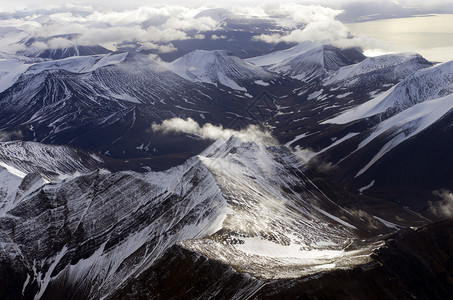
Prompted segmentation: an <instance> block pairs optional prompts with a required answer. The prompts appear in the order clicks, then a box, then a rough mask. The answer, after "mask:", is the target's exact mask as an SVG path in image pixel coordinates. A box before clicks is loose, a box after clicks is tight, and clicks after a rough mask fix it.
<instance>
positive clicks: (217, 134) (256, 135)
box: [151, 118, 277, 144]
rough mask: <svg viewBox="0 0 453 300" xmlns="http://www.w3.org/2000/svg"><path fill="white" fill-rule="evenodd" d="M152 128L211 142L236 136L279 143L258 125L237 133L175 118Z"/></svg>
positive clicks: (209, 124)
mask: <svg viewBox="0 0 453 300" xmlns="http://www.w3.org/2000/svg"><path fill="white" fill-rule="evenodd" d="M151 128H152V130H153V131H161V132H163V133H170V132H182V133H188V134H193V135H196V136H198V137H200V138H203V139H210V140H217V139H219V138H223V139H228V138H229V137H231V136H233V135H234V136H236V137H238V138H239V139H241V140H242V141H244V142H256V143H259V144H277V141H276V140H275V139H274V138H273V137H272V135H271V134H270V133H269V132H268V131H263V130H261V129H260V128H259V127H258V126H256V125H249V126H248V127H247V128H246V129H243V130H240V131H237V130H232V129H225V128H223V126H221V125H219V126H216V125H212V124H211V123H206V124H204V125H203V126H200V125H199V124H198V123H197V122H196V121H194V120H193V119H191V118H188V119H187V120H184V119H181V118H173V119H168V120H164V121H163V122H162V124H157V123H153V124H152V126H151Z"/></svg>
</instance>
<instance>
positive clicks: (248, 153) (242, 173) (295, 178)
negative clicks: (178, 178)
mask: <svg viewBox="0 0 453 300" xmlns="http://www.w3.org/2000/svg"><path fill="white" fill-rule="evenodd" d="M199 157H200V159H201V160H202V162H203V163H204V164H205V165H206V166H207V168H208V169H209V170H210V171H211V172H212V173H213V175H214V177H215V178H216V181H217V182H218V185H219V187H220V190H221V191H222V193H223V194H224V196H225V199H226V200H227V203H228V213H227V215H226V218H225V220H224V221H223V224H222V229H221V230H220V231H219V232H217V233H216V234H215V235H213V236H211V237H209V238H207V239H198V240H188V241H183V242H181V243H180V244H181V245H182V246H184V247H186V248H189V249H191V250H193V251H196V252H199V253H202V254H203V255H206V256H208V257H211V258H213V259H217V260H220V261H222V262H224V263H226V264H229V265H233V266H236V267H238V268H240V269H241V270H244V271H246V272H250V273H252V274H254V275H258V276H260V277H265V278H287V277H297V276H302V275H307V274H312V273H316V272H319V270H320V269H323V268H327V269H332V268H347V267H349V266H351V264H354V263H358V262H364V261H366V260H367V257H368V256H367V255H366V253H367V252H368V251H369V250H370V249H361V250H358V251H356V252H355V251H351V252H347V251H344V249H345V248H346V247H347V245H348V244H349V243H350V242H351V241H352V240H353V239H354V237H355V234H354V233H353V230H354V229H357V228H356V227H355V226H354V225H351V224H350V223H348V222H347V221H344V220H343V219H340V218H338V217H336V216H334V215H332V214H330V213H328V212H327V211H325V210H324V209H323V208H321V207H320V206H319V205H321V203H323V201H327V202H329V200H326V199H323V198H322V196H321V195H316V194H314V193H313V192H311V191H310V190H311V188H313V186H312V185H311V183H310V181H308V180H307V178H305V177H304V175H303V174H302V173H301V172H300V171H296V170H297V168H298V167H301V162H300V160H299V159H298V158H297V157H295V156H294V154H292V153H291V152H289V151H288V150H287V149H286V148H284V147H266V146H263V145H258V144H254V143H242V142H240V141H239V140H237V139H234V138H233V139H230V140H228V141H227V142H226V143H223V144H217V145H216V144H214V145H213V146H211V148H210V149H208V150H207V151H206V152H204V153H202V154H201V155H200V156H199ZM300 184H302V185H303V188H302V191H297V192H296V191H295V190H296V189H297V188H296V187H297V186H298V185H300ZM314 199H316V200H314ZM313 200H314V201H313ZM337 209H339V208H338V207H337ZM340 210H341V209H340Z"/></svg>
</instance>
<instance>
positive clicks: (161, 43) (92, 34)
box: [0, 0, 453, 60]
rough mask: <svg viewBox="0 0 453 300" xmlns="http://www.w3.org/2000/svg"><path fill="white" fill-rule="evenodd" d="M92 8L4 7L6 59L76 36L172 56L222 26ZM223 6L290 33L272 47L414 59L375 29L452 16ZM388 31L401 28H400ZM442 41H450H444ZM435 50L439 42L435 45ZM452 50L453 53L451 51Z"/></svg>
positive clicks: (335, 6) (437, 0)
mask: <svg viewBox="0 0 453 300" xmlns="http://www.w3.org/2000/svg"><path fill="white" fill-rule="evenodd" d="M93 2H94V1H92V0H90V1H88V0H77V1H67V0H40V1H36V0H33V1H32V0H16V1H10V0H0V51H8V52H14V51H17V50H21V49H20V47H24V46H23V45H22V46H18V45H17V42H18V41H20V40H24V39H27V38H30V37H51V36H54V35H61V34H69V33H77V34H79V37H78V39H77V43H78V44H85V45H93V44H101V45H103V46H105V47H108V48H110V49H114V48H115V45H117V44H118V43H120V42H122V41H126V40H134V41H137V42H139V43H140V44H141V45H142V47H144V48H155V49H158V50H159V51H160V52H168V51H173V50H175V49H174V46H173V45H172V44H171V41H172V40H181V39H187V38H189V36H188V35H187V32H188V31H189V30H195V31H197V32H200V34H199V35H198V37H199V38H203V34H202V33H203V32H204V31H209V30H212V29H214V28H216V26H217V21H216V20H215V16H206V17H203V18H194V16H195V15H196V14H197V13H199V12H200V11H202V10H204V9H207V8H214V7H219V2H218V1H216V2H214V1H206V0H205V1H197V0H195V1H190V2H189V1H181V0H180V1H172V0H170V1H149V0H148V1H146V0H134V1H125V0H98V1H95V2H94V3H93ZM225 2H226V1H225ZM163 3H164V4H163ZM222 6H223V7H224V8H227V9H229V10H230V11H232V12H234V13H236V14H243V15H248V16H259V17H266V18H271V19H273V20H275V21H276V22H277V23H278V24H279V25H281V26H282V27H284V28H286V29H287V30H288V31H287V32H286V33H285V34H273V35H263V36H259V37H257V38H259V39H262V40H265V41H268V42H279V41H286V42H301V41H303V40H307V39H311V40H316V39H323V40H328V41H330V42H332V43H333V44H336V45H338V46H360V47H363V48H364V49H368V50H375V52H379V51H381V52H392V51H393V52H395V51H398V50H400V49H401V50H410V51H412V50H415V51H416V50H418V48H420V49H421V48H423V45H424V44H423V41H418V42H414V43H410V44H414V45H413V46H412V47H401V45H399V44H398V43H395V40H394V39H393V40H392V39H390V38H389V39H386V33H385V32H382V31H381V32H379V33H376V32H374V33H373V32H372V31H373V30H372V29H373V28H375V25H373V23H372V22H370V21H376V20H386V19H393V18H407V17H414V16H419V15H427V14H435V13H453V3H451V1H444V0H430V1H427V0H398V1H397V0H377V1H371V0H319V1H315V0H312V1H310V0H305V1H304V0H300V1H293V2H292V3H289V2H284V1H266V0H259V1H256V0H246V1H244V0H233V1H228V4H222ZM424 20H428V19H424ZM365 21H366V24H369V25H370V26H368V27H370V28H371V30H368V31H367V30H365V29H366V28H367V26H358V27H357V26H355V27H354V26H353V25H349V24H350V23H357V22H365ZM443 22H446V24H445V26H444V27H445V28H447V32H442V33H439V32H437V34H438V39H437V40H438V41H443V40H445V39H446V38H448V37H451V36H449V35H448V34H453V21H452V22H450V21H449V19H448V18H447V19H444V20H443ZM301 24H307V26H306V27H305V28H304V29H303V30H301V29H298V28H297V27H298V25H301ZM364 24H365V23H364ZM406 24H407V23H406ZM421 24H422V25H423V23H421ZM389 26H390V27H391V26H398V23H393V24H391V25H389ZM408 26H409V27H407V28H408V29H410V26H411V25H410V24H409V25H408ZM440 26H442V24H441V25H440ZM390 27H388V28H390ZM419 27H420V26H419ZM425 27H426V28H422V29H421V31H423V33H424V34H425V35H424V36H425V37H427V35H426V34H429V33H430V30H431V29H430V25H429V22H426V24H425ZM351 28H354V30H355V32H352V33H353V34H354V36H355V37H354V38H353V39H351V38H350V32H351ZM362 29H363V30H362ZM401 29H402V30H403V32H402V33H401V32H400V33H399V34H401V36H405V35H404V30H405V29H404V28H403V27H401ZM448 31H450V32H448ZM412 34H413V36H412V38H413V39H423V35H419V36H418V35H417V34H414V33H413V32H412ZM444 34H447V35H446V36H444ZM190 38H192V37H190ZM448 40H452V39H451V38H449V39H448ZM409 42H411V41H409ZM434 42H435V41H434ZM70 43H71V41H69V40H67V39H65V38H53V39H49V40H45V41H37V42H36V43H35V44H34V45H33V46H34V47H41V48H46V47H64V46H68V45H70ZM405 43H407V41H405ZM429 43H433V41H432V40H430V41H429ZM451 43H452V44H446V45H445V43H444V44H442V45H432V47H437V48H439V49H438V50H439V51H441V52H442V51H448V50H451V49H453V41H452V42H451ZM425 44H428V43H425ZM438 46H439V47H438ZM417 47H418V48H417ZM449 47H452V48H451V49H449ZM403 48H405V49H403ZM441 48H442V49H444V48H445V49H446V50H445V49H444V50H442V49H441ZM371 52H372V51H371ZM371 52H370V51H369V53H371ZM452 52H453V51H450V53H452ZM452 59H453V57H452ZM443 60H445V58H443Z"/></svg>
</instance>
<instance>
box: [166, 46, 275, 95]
mask: <svg viewBox="0 0 453 300" xmlns="http://www.w3.org/2000/svg"><path fill="white" fill-rule="evenodd" d="M169 68H170V69H171V70H172V71H173V72H175V73H176V74H178V75H180V76H181V77H183V78H186V79H188V80H192V81H201V82H206V83H213V84H222V85H224V86H227V87H229V88H232V89H235V90H240V91H247V89H246V88H245V87H244V85H250V84H259V85H269V82H268V81H270V80H272V79H275V78H276V75H274V74H272V73H270V72H268V71H266V70H264V69H262V68H260V67H257V66H255V65H253V64H251V63H248V62H246V61H244V60H242V59H240V58H238V57H236V56H233V55H232V53H229V52H227V51H224V50H216V51H205V50H196V51H193V52H190V53H188V54H186V55H184V56H183V57H181V58H178V59H177V60H175V61H173V62H172V63H170V64H169Z"/></svg>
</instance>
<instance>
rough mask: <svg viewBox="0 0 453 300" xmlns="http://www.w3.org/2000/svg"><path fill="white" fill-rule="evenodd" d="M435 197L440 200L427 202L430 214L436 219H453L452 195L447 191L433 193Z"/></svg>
mask: <svg viewBox="0 0 453 300" xmlns="http://www.w3.org/2000/svg"><path fill="white" fill-rule="evenodd" d="M433 194H434V195H435V196H438V197H440V198H441V199H442V200H441V201H437V202H432V201H430V202H429V208H430V210H431V212H432V213H433V214H434V215H436V216H438V217H453V193H452V192H450V191H448V190H439V191H434V192H433Z"/></svg>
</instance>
